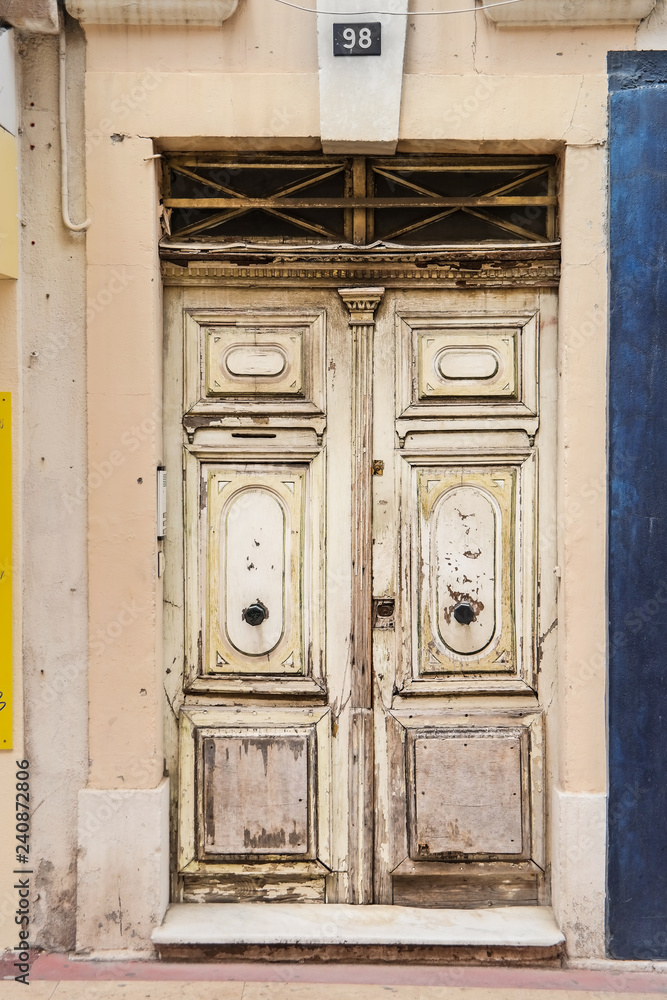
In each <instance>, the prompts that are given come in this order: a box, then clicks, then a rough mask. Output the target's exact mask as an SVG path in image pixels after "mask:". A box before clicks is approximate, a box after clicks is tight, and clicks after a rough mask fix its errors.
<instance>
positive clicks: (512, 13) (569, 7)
mask: <svg viewBox="0 0 667 1000" xmlns="http://www.w3.org/2000/svg"><path fill="white" fill-rule="evenodd" d="M482 3H483V6H484V13H485V14H486V16H487V17H488V18H489V20H490V21H494V22H495V23H496V24H497V25H498V26H499V27H501V28H535V27H539V26H543V27H555V28H557V27H560V26H563V27H568V28H576V27H582V26H585V25H602V24H639V22H640V21H642V20H643V19H644V18H645V17H648V15H649V14H650V13H651V11H652V10H653V8H654V7H655V4H656V0H522V3H516V4H514V3H511V4H502V5H501V4H498V3H496V0H482Z"/></svg>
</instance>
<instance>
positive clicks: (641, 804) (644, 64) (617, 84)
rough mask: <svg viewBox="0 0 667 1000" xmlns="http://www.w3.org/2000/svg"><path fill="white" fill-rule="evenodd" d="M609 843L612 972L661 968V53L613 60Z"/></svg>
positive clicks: (666, 923)
mask: <svg viewBox="0 0 667 1000" xmlns="http://www.w3.org/2000/svg"><path fill="white" fill-rule="evenodd" d="M608 69H609V90H610V98H609V101H610V104H609V110H610V137H609V157H610V213H611V214H610V272H611V273H610V334H609V335H610V345H609V472H610V497H609V843H608V866H607V889H608V905H607V935H608V950H609V954H610V955H611V956H613V957H615V958H636V959H649V958H651V959H658V958H663V959H664V958H667V52H611V53H609V57H608Z"/></svg>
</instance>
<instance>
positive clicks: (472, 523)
mask: <svg viewBox="0 0 667 1000" xmlns="http://www.w3.org/2000/svg"><path fill="white" fill-rule="evenodd" d="M412 474H413V477H414V479H413V481H414V483H415V488H416V490H417V493H418V498H419V508H418V514H417V516H418V525H417V526H416V529H417V530H416V538H415V541H418V542H419V547H418V550H417V551H416V552H415V555H416V558H417V562H416V566H415V577H416V579H417V580H421V586H420V588H419V593H418V607H419V627H418V628H416V629H415V641H416V645H417V653H418V657H419V659H418V662H419V672H420V673H421V674H438V673H440V674H452V673H454V674H456V673H458V674H461V673H470V674H477V673H480V672H490V671H494V672H500V673H505V674H507V673H515V672H516V670H517V658H516V648H517V634H516V613H515V612H516V592H515V587H516V581H517V576H518V575H519V576H520V574H521V547H520V539H519V533H518V522H517V518H516V502H517V469H516V468H512V467H510V466H506V465H504V466H499V467H495V468H489V467H486V468H481V469H479V468H474V467H465V466H457V467H453V468H452V467H448V468H442V467H440V468H438V467H437V466H436V467H431V468H416V469H413V472H412ZM416 624H417V623H415V625H416Z"/></svg>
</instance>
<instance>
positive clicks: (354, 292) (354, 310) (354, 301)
mask: <svg viewBox="0 0 667 1000" xmlns="http://www.w3.org/2000/svg"><path fill="white" fill-rule="evenodd" d="M338 294H339V295H340V297H341V299H342V300H343V302H344V303H345V305H346V306H347V308H348V310H349V312H350V322H351V323H354V324H355V325H356V326H371V325H372V324H373V322H374V316H375V310H376V309H377V307H378V305H379V304H380V301H381V299H382V296H383V295H384V288H339V289H338Z"/></svg>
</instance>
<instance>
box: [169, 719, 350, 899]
mask: <svg viewBox="0 0 667 1000" xmlns="http://www.w3.org/2000/svg"><path fill="white" fill-rule="evenodd" d="M330 731H331V719H330V714H329V711H328V709H324V708H319V709H314V708H310V709H285V708H277V707H276V708H271V709H267V708H264V709H236V710H234V709H223V708H216V707H211V708H209V709H206V708H202V707H197V708H188V709H184V710H183V711H182V712H181V774H180V798H181V804H182V823H181V832H180V847H179V867H180V872H181V876H182V878H183V879H184V884H185V887H186V895H187V897H188V898H192V899H202V898H205V899H209V900H210V899H213V898H215V899H218V900H219V901H220V900H222V899H226V898H229V897H230V895H233V894H236V897H237V898H239V897H242V898H245V899H262V898H273V899H277V898H281V899H285V898H287V899H295V900H304V899H305V900H311V901H323V899H324V896H325V888H326V879H327V875H328V873H329V870H330V864H331V861H330V854H331V829H330V826H331V820H330V811H329V786H330V782H331V745H330ZM216 880H217V881H216Z"/></svg>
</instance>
